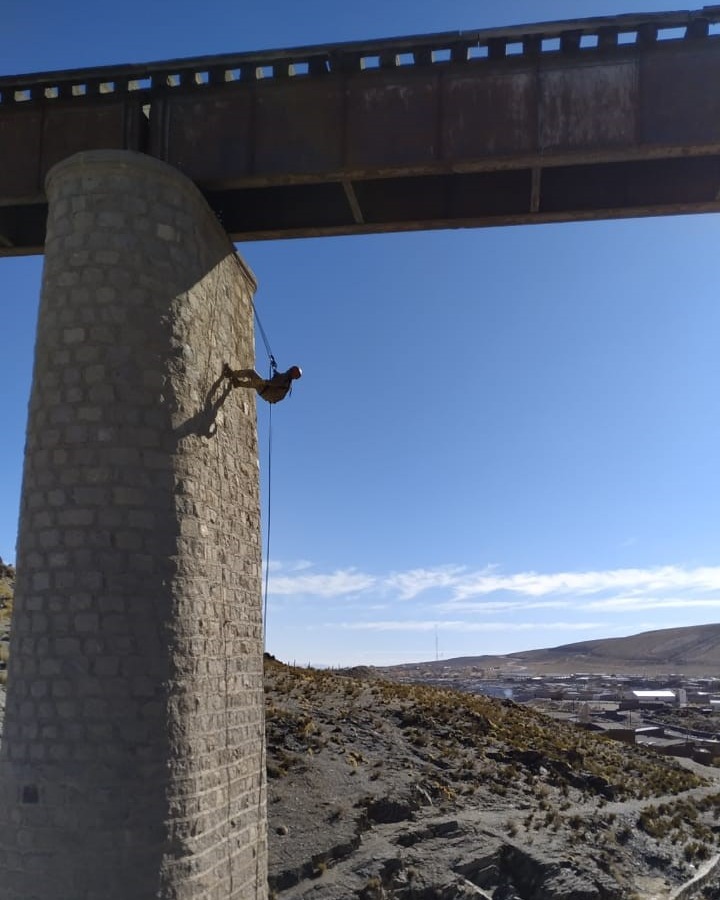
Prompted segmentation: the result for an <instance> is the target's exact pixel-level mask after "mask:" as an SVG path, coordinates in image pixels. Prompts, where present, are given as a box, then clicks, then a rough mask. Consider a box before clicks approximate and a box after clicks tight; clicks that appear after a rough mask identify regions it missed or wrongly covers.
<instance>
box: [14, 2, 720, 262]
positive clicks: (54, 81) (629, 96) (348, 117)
mask: <svg viewBox="0 0 720 900" xmlns="http://www.w3.org/2000/svg"><path fill="white" fill-rule="evenodd" d="M718 22H720V9H718V8H706V9H705V10H704V11H702V12H698V13H673V14H652V15H645V16H620V17H615V18H613V19H587V20H579V21H577V22H561V23H550V24H541V25H533V26H522V27H517V28H513V29H504V30H488V31H484V32H473V33H468V32H458V33H455V34H450V35H447V34H445V35H431V36H427V37H415V38H398V39H389V40H385V41H376V42H371V43H365V44H353V45H336V46H324V47H310V48H300V49H298V50H292V51H267V52H263V53H259V54H243V55H238V56H233V57H230V56H227V57H210V58H204V59H195V60H180V61H177V60H176V61H172V62H165V63H154V64H150V65H146V66H142V67H130V66H121V67H114V68H108V69H96V70H86V71H75V72H59V73H40V74H37V75H26V76H17V77H14V78H1V79H0V146H1V147H2V154H3V166H2V169H0V255H17V254H22V253H39V252H42V247H43V242H44V234H45V218H46V212H47V207H46V201H45V197H44V189H43V181H44V175H45V173H46V172H47V170H48V169H49V168H50V167H51V166H52V165H54V164H55V163H56V162H58V161H59V160H60V159H63V158H65V157H67V156H69V155H71V154H73V153H75V152H77V151H80V150H87V149H100V148H114V149H130V150H137V151H140V152H143V153H147V154H150V155H151V156H155V157H157V158H158V159H161V160H164V161H165V162H168V163H170V164H171V165H173V166H175V167H176V168H178V169H180V170H181V171H182V172H184V173H185V174H186V175H187V176H189V177H190V178H191V179H192V180H193V181H195V183H196V184H197V185H198V187H199V188H200V189H201V190H202V192H203V193H204V195H205V197H206V198H207V200H208V202H209V203H210V205H211V207H212V208H213V209H214V211H215V212H216V214H217V215H218V217H219V219H220V221H221V222H222V224H223V226H224V227H225V229H226V230H227V231H228V233H229V234H230V235H231V237H232V238H233V239H234V240H238V241H241V240H249V239H259V238H281V237H301V236H319V235H340V234H354V233H369V232H382V231H403V230H413V229H426V228H455V227H469V226H484V225H485V226H487V225H507V224H519V223H530V222H551V221H571V220H583V219H597V218H614V217H622V216H640V215H665V214H673V213H691V212H713V211H718V210H720V200H719V199H718V198H719V196H720V92H717V91H714V90H713V89H712V87H711V86H712V85H714V84H718V83H720V34H717V33H716V31H717V24H718Z"/></svg>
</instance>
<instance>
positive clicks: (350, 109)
mask: <svg viewBox="0 0 720 900" xmlns="http://www.w3.org/2000/svg"><path fill="white" fill-rule="evenodd" d="M438 93H439V91H438V81H437V77H436V76H434V75H432V74H430V75H427V74H424V73H417V72H412V73H409V74H408V75H403V74H402V73H398V72H396V71H393V72H387V73H386V72H384V71H382V70H378V72H377V73H375V72H373V73H361V74H359V75H355V76H353V77H351V78H350V79H348V86H347V132H346V133H347V156H346V161H347V165H348V167H349V168H350V169H358V168H364V167H369V166H372V167H373V168H375V169H380V170H383V169H393V168H396V167H397V166H406V167H412V166H418V165H423V164H428V163H432V162H433V161H434V160H436V159H437V158H438V152H439V127H438V126H439V123H438V115H437V111H438V106H437V104H438Z"/></svg>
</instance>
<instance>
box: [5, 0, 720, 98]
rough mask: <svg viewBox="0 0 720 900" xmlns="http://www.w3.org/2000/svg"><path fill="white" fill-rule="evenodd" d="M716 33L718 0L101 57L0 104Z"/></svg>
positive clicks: (472, 61) (32, 77) (21, 81)
mask: <svg viewBox="0 0 720 900" xmlns="http://www.w3.org/2000/svg"><path fill="white" fill-rule="evenodd" d="M719 37H720V5H719V6H706V7H703V9H701V10H697V11H683V12H672V13H645V14H629V15H621V16H613V17H595V18H588V19H577V20H572V21H567V20H564V21H561V22H544V23H538V24H532V25H518V26H513V27H509V28H488V29H483V30H479V31H456V32H444V33H440V34H432V35H419V36H411V37H399V38H385V39H382V40H373V41H362V42H349V43H340V44H325V45H315V46H308V47H298V48H295V49H288V50H265V51H259V52H251V53H237V54H220V55H214V56H204V57H192V58H188V59H176V60H165V61H162V62H155V63H146V64H142V65H119V66H102V67H96V68H89V69H72V70H63V71H56V72H38V73H31V74H27V75H14V76H0V107H5V108H7V107H10V106H18V105H21V104H26V103H29V104H37V103H52V102H53V101H69V100H73V101H78V102H82V101H83V100H86V101H87V100H88V99H91V100H93V101H95V102H97V101H98V100H101V99H102V98H110V97H117V96H118V95H124V94H130V95H132V96H134V97H140V98H143V99H144V98H145V97H146V96H148V97H149V96H152V95H154V94H156V93H158V92H164V91H168V90H172V91H176V90H177V91H183V90H201V89H202V88H204V87H207V86H210V85H213V86H219V85H232V84H235V83H247V82H260V81H266V80H270V81H272V80H276V79H285V78H313V77H322V76H325V75H328V74H338V73H342V74H346V73H356V72H370V71H373V70H376V69H399V68H402V69H412V68H414V67H427V66H443V65H448V64H466V65H477V64H482V63H483V61H492V62H497V61H499V60H510V59H516V60H517V59H522V58H524V57H525V58H527V57H537V56H538V55H543V54H566V55H578V56H580V57H581V58H585V57H587V56H588V55H590V54H592V53H594V52H608V51H609V52H612V51H613V49H616V48H617V49H621V48H622V47H625V46H627V45H633V44H643V45H652V44H659V43H662V42H669V41H672V42H677V41H702V40H713V39H717V38H719Z"/></svg>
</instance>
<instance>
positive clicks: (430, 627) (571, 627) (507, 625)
mask: <svg viewBox="0 0 720 900" xmlns="http://www.w3.org/2000/svg"><path fill="white" fill-rule="evenodd" d="M325 627H326V628H341V629H343V630H348V631H434V630H435V629H436V628H437V629H438V631H484V632H490V631H501V632H508V631H531V630H535V629H538V630H542V631H555V630H563V631H594V630H597V629H599V628H604V627H606V626H605V625H604V624H603V623H600V622H540V623H538V622H476V621H467V620H460V619H458V620H454V621H448V620H444V621H442V620H441V621H435V620H432V621H430V620H428V621H424V620H420V621H418V620H411V619H410V620H406V621H403V620H398V619H395V620H385V621H377V622H338V623H337V624H335V623H326V626H325Z"/></svg>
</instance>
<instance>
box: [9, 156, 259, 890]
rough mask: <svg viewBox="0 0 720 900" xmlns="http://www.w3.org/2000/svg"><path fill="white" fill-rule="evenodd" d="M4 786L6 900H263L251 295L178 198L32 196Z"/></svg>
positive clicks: (125, 193) (225, 249)
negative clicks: (38, 207) (247, 374)
mask: <svg viewBox="0 0 720 900" xmlns="http://www.w3.org/2000/svg"><path fill="white" fill-rule="evenodd" d="M47 194H48V198H49V220H48V230H47V244H46V254H45V268H44V274H43V287H42V299H41V306H40V316H39V323H38V332H37V345H36V356H35V368H34V374H33V387H32V396H31V402H30V415H29V425H28V434H27V445H26V455H25V470H24V480H23V491H22V504H21V511H20V532H19V541H18V549H17V591H16V600H15V613H14V620H13V630H12V639H11V647H10V664H9V673H8V694H7V710H6V716H5V726H4V735H3V742H2V751H1V752H2V759H1V762H2V770H1V773H0V885H1V887H0V893H1V894H2V897H3V900H153V898H173V900H201V898H202V900H220V898H222V900H233V898H234V900H249V898H253V900H258V898H260V900H262V898H265V897H266V893H267V891H266V836H265V783H264V754H263V747H264V743H263V686H262V636H261V631H262V623H261V604H260V592H261V579H260V564H261V559H260V539H259V502H258V463H257V438H256V430H255V399H254V395H253V394H252V392H250V391H239V390H237V391H233V392H232V393H230V394H229V395H228V394H227V392H226V386H225V384H224V383H223V381H222V379H221V370H222V365H223V363H224V362H225V361H228V362H230V363H232V364H233V365H243V366H248V365H252V363H253V360H254V355H253V321H252V306H251V297H252V293H253V290H254V288H255V282H254V279H253V276H252V274H251V273H250V271H249V270H248V269H247V268H246V267H245V265H244V264H243V263H242V261H241V260H240V259H239V258H238V256H237V255H236V253H235V252H234V249H233V247H232V245H231V243H230V241H229V239H228V237H227V235H226V234H225V233H224V231H223V229H222V228H221V227H220V225H219V224H218V221H217V219H216V217H215V216H214V214H213V213H212V212H211V211H210V209H209V208H208V206H207V205H206V203H205V201H204V199H203V198H202V196H201V194H200V193H199V192H198V191H197V189H196V188H195V187H194V186H193V184H192V183H191V182H190V181H189V180H188V179H186V178H185V177H184V176H183V175H181V174H180V173H179V172H178V171H176V170H174V169H172V168H170V167H168V166H166V165H165V164H164V163H161V162H158V161H157V160H154V159H151V158H149V157H146V156H142V155H140V154H134V153H130V152H125V151H109V150H108V151H93V152H87V153H81V154H78V155H76V156H73V157H71V158H69V159H67V160H65V161H63V162H62V163H60V164H59V165H57V166H56V167H55V168H54V169H52V170H51V172H50V174H49V176H48V179H47Z"/></svg>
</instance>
